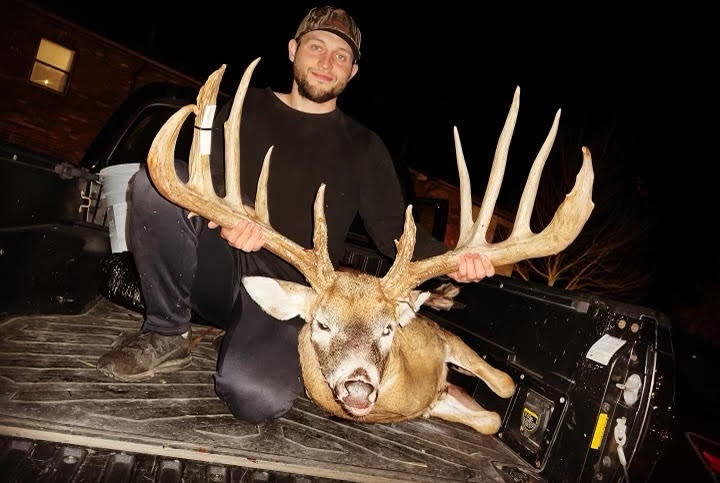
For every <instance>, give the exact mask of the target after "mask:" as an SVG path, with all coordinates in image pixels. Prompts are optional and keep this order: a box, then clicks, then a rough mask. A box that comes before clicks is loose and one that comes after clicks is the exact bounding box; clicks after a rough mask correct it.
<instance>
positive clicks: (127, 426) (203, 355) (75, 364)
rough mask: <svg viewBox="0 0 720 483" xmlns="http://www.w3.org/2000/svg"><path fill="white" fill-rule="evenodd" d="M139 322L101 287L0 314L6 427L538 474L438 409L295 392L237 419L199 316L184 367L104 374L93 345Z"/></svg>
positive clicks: (189, 453)
mask: <svg viewBox="0 0 720 483" xmlns="http://www.w3.org/2000/svg"><path fill="white" fill-rule="evenodd" d="M139 326H140V318H139V316H138V315H137V314H135V313H133V312H130V311H128V310H126V309H124V308H122V307H118V306H116V305H114V304H112V303H110V302H108V301H106V300H104V299H101V300H99V301H98V302H97V303H95V304H94V305H93V306H92V307H91V308H90V309H89V310H88V311H87V312H86V313H83V314H80V315H61V316H57V315H56V316H38V315H32V316H22V317H14V318H9V319H6V320H5V321H3V322H0V434H2V435H5V436H10V437H15V438H29V439H34V440H45V441H55V442H60V443H66V444H72V445H80V446H86V447H95V448H105V449H110V450H115V451H118V452H128V453H131V454H150V455H158V456H165V457H172V458H182V459H185V460H196V461H204V462H207V463H216V464H221V465H231V466H242V467H246V468H261V469H266V470H271V471H282V472H286V473H293V474H303V475H310V476H315V477H322V478H332V479H343V480H357V481H382V480H386V481H398V480H410V481H442V480H447V481H531V480H534V478H533V477H532V476H531V474H532V473H531V472H529V471H528V467H527V466H526V465H525V464H524V463H523V462H522V460H520V459H519V458H518V457H516V456H515V455H514V454H513V453H511V452H510V451H509V450H508V449H507V448H506V447H505V446H503V444H502V443H501V442H500V441H499V440H497V439H496V438H494V437H487V436H482V435H480V434H477V433H475V432H474V431H472V430H469V429H466V428H465V427H463V426H460V425H456V424H452V423H447V422H445V421H440V420H436V419H432V420H426V419H420V420H415V421H411V422H407V423H401V424H392V425H370V424H357V423H352V422H348V421H342V420H337V419H335V418H330V417H328V416H326V415H325V414H324V413H323V412H322V411H321V410H320V409H318V408H317V407H316V406H314V405H313V404H312V403H311V402H309V401H308V400H306V399H299V400H298V401H297V402H296V404H295V407H294V408H293V409H292V410H291V411H290V412H289V413H288V414H286V415H285V416H284V417H282V418H280V419H277V420H275V421H272V422H268V423H264V424H260V425H254V424H248V423H244V422H241V421H238V420H237V419H235V418H234V417H233V416H232V415H231V414H230V413H229V412H228V411H227V409H226V407H225V405H224V404H223V403H222V402H221V401H220V400H219V399H218V398H217V397H216V395H215V393H214V390H213V378H212V374H213V372H214V368H215V350H214V348H213V345H212V339H213V337H214V336H215V335H217V334H218V333H219V332H218V331H217V329H214V328H208V327H203V326H198V327H195V328H194V334H195V335H198V334H203V339H202V341H201V342H200V343H199V345H198V347H197V348H196V349H195V350H194V352H193V356H194V360H193V364H192V365H191V366H190V367H188V368H187V369H185V370H183V371H181V372H177V373H174V374H166V375H162V376H158V377H155V378H154V379H152V380H150V381H146V382H142V383H119V382H115V381H111V380H109V379H107V378H105V377H104V376H102V375H101V374H99V373H98V372H97V371H96V370H95V363H96V361H97V359H98V357H100V355H102V354H103V353H105V352H106V351H107V350H108V349H109V348H110V345H111V344H112V342H113V340H114V339H115V338H116V337H117V336H118V335H119V334H120V333H122V332H123V331H132V330H137V329H138V328H139Z"/></svg>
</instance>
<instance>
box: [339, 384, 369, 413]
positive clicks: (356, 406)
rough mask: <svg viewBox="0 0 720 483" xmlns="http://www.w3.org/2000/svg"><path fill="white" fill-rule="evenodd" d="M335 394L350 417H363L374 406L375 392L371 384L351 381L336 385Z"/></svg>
mask: <svg viewBox="0 0 720 483" xmlns="http://www.w3.org/2000/svg"><path fill="white" fill-rule="evenodd" d="M338 386H339V387H338V388H336V389H339V390H336V391H335V394H336V397H337V398H338V400H339V401H340V402H341V403H342V405H343V406H344V408H345V410H346V411H347V412H348V413H349V414H350V415H351V416H357V417H359V416H365V415H366V414H368V413H369V412H370V411H372V408H373V407H374V406H375V401H376V400H377V390H376V389H375V386H373V385H372V384H368V383H367V382H365V381H361V380H357V379H352V380H347V381H345V382H344V383H342V384H339V385H338Z"/></svg>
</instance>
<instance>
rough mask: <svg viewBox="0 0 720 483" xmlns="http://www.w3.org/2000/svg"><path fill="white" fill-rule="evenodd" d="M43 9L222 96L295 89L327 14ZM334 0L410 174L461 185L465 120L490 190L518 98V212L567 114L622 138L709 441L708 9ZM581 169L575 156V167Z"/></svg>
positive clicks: (57, 4)
mask: <svg viewBox="0 0 720 483" xmlns="http://www.w3.org/2000/svg"><path fill="white" fill-rule="evenodd" d="M34 3H36V4H38V5H41V6H43V7H45V8H47V9H48V10H50V11H53V12H56V13H57V14H59V15H60V16H63V17H65V18H67V19H69V20H71V21H74V22H76V23H78V24H80V25H82V26H83V27H86V28H87V29H89V30H92V31H95V32H97V33H99V34H101V35H103V36H106V37H108V38H110V39H111V40H114V41H116V42H117V43H119V44H122V45H125V46H127V47H129V48H131V49H133V50H136V51H137V52H139V53H141V54H144V55H146V56H148V57H150V58H152V59H155V60H157V61H159V62H161V63H164V64H166V65H168V66H169V67H171V68H174V69H176V70H179V71H182V72H184V73H186V74H189V75H191V76H194V77H196V78H197V79H202V80H204V79H205V78H206V77H207V76H208V75H209V74H210V73H211V72H212V71H213V70H215V69H216V68H217V67H219V66H220V65H221V64H223V63H225V64H228V69H227V71H226V74H225V78H224V80H223V84H222V86H221V88H222V89H223V90H224V91H225V92H228V93H232V92H234V90H235V89H236V87H237V83H238V81H239V78H240V76H241V75H242V72H243V70H244V68H245V67H246V66H247V65H248V63H249V62H250V61H252V60H253V59H254V58H256V57H262V61H261V63H260V65H259V67H258V69H257V70H256V73H255V75H254V78H253V85H256V86H266V85H270V86H272V87H273V88H274V89H276V90H279V91H288V90H289V88H290V84H291V67H290V63H289V60H288V59H287V42H288V40H289V39H290V38H291V37H292V36H293V35H294V33H295V30H296V29H297V25H298V23H299V22H300V20H301V19H302V17H303V16H304V14H305V13H306V12H307V11H308V9H309V8H310V7H312V6H315V5H318V3H317V2H306V1H296V2H292V3H288V4H284V3H280V2H269V1H264V2H252V4H248V3H249V2H213V1H202V2H187V3H185V4H184V5H181V4H180V2H150V1H144V2H139V1H137V0H129V1H124V2H92V3H91V2H84V1H83V2H63V1H56V0H43V1H40V0H38V1H36V2H34ZM320 4H322V3H320ZM336 5H338V6H343V7H345V8H347V9H348V11H349V12H350V13H351V14H352V15H353V16H354V17H355V19H356V21H357V23H358V25H359V27H360V29H361V31H362V34H363V39H362V47H361V50H362V55H363V57H362V59H361V60H360V63H359V65H360V70H359V73H358V75H357V76H356V78H355V79H353V80H352V81H351V83H350V85H349V87H348V89H347V91H346V92H345V93H344V94H343V96H342V97H341V99H340V103H339V105H340V106H341V108H342V109H343V110H344V111H345V112H347V113H348V114H350V115H351V116H353V117H355V118H357V119H358V120H360V121H362V122H364V123H365V124H367V125H368V126H369V127H370V128H371V129H373V130H375V131H376V132H377V133H378V134H379V135H380V136H381V137H382V138H383V139H384V141H385V142H386V144H387V145H388V147H389V149H390V151H391V153H392V154H393V157H394V159H395V161H396V163H398V165H400V166H402V165H408V166H411V167H413V168H416V169H419V170H421V171H424V172H426V173H428V174H429V175H431V176H438V177H442V178H444V179H447V180H448V181H450V182H451V183H454V182H455V181H456V179H457V175H456V167H455V158H454V150H453V144H452V126H453V125H456V126H458V128H459V129H460V134H461V137H462V140H463V147H464V151H465V156H466V159H467V161H468V168H469V171H470V174H471V177H472V179H473V187H474V192H475V194H476V195H482V192H483V191H484V187H485V181H486V178H487V174H488V172H489V169H490V161H491V160H492V157H493V153H494V149H495V144H496V142H497V137H498V135H499V133H500V130H501V128H502V125H503V123H504V120H505V116H506V114H507V109H508V108H509V105H510V102H511V100H512V95H513V92H514V89H515V87H516V86H520V87H521V88H522V94H521V107H520V115H519V118H518V124H517V127H516V131H515V136H514V138H513V144H512V146H511V148H510V156H509V159H508V167H507V172H506V178H505V182H504V184H503V190H502V192H501V197H500V200H499V204H500V206H502V207H503V208H506V209H507V210H509V211H514V209H515V205H516V204H517V202H518V199H519V190H520V189H521V187H522V183H523V181H524V177H525V176H526V175H527V171H528V169H529V166H530V164H531V163H532V161H533V159H534V157H535V154H536V153H537V150H538V148H539V146H540V145H541V144H542V141H543V139H544V137H545V135H546V134H547V130H548V129H549V127H550V125H551V123H552V119H553V116H554V114H555V111H556V110H557V109H558V108H562V111H563V114H562V118H561V124H560V132H561V133H562V132H563V130H564V129H569V128H573V127H578V126H581V127H582V128H583V133H585V134H586V138H585V139H581V140H580V141H581V142H582V143H583V144H587V145H588V147H589V148H590V149H591V151H593V152H598V150H599V149H600V146H597V143H598V142H600V141H601V140H602V139H604V138H605V137H606V136H607V135H608V133H612V135H613V137H614V139H615V141H616V142H617V144H618V150H619V152H621V153H622V163H623V164H624V168H625V169H624V176H630V177H632V178H633V179H634V180H636V182H637V185H638V186H641V187H642V190H643V192H644V193H645V196H644V199H645V201H646V202H647V203H648V204H649V205H650V206H651V207H652V212H653V213H654V216H656V217H657V224H656V226H655V228H654V232H653V234H652V241H651V247H650V248H651V250H650V251H649V256H650V257H651V258H652V260H651V266H652V269H653V271H654V272H655V277H654V279H653V282H652V287H651V288H650V290H649V291H648V295H647V296H646V298H645V299H644V300H642V301H641V302H642V304H643V305H646V306H649V307H652V308H654V309H656V310H659V311H662V312H664V313H666V314H668V315H669V317H670V319H671V320H672V323H673V331H674V333H675V335H676V357H677V359H678V374H677V380H678V394H680V395H684V397H683V396H679V398H678V406H679V411H680V412H681V413H682V414H683V418H684V424H685V427H686V428H689V429H693V430H697V431H699V432H701V433H703V434H710V433H713V434H714V435H715V436H717V434H716V433H717V428H718V423H717V422H715V421H714V419H716V418H715V417H714V414H710V413H709V412H708V411H712V408H713V407H717V405H718V404H720V389H719V388H720V378H718V377H717V375H716V373H715V371H714V369H715V367H718V362H720V361H718V355H717V354H718V353H719V352H718V349H720V337H719V336H718V334H719V333H720V331H719V330H718V327H717V320H716V315H715V314H716V311H717V310H720V277H719V276H718V274H720V257H719V256H718V252H717V250H716V245H717V242H716V239H717V238H716V236H717V235H715V219H716V218H717V213H716V211H717V208H718V202H717V201H716V193H717V191H718V189H717V188H716V186H717V184H718V183H717V181H716V180H717V178H716V172H717V169H716V168H715V165H716V163H717V162H718V156H717V154H716V152H715V150H714V149H713V146H712V142H713V139H715V137H716V136H717V134H716V133H715V131H716V129H715V128H716V125H717V121H716V117H717V110H716V107H717V102H716V101H717V92H716V91H717V75H716V74H715V73H714V72H715V70H716V69H717V63H718V55H717V47H716V46H715V43H714V42H713V39H712V37H713V32H714V31H715V30H716V27H715V26H713V25H712V23H711V22H712V18H713V16H712V15H710V13H709V11H708V9H707V8H704V7H701V6H700V5H695V4H693V3H689V2H682V3H677V2H675V3H670V4H668V5H669V6H668V7H661V6H660V2H655V3H652V4H647V5H641V6H634V7H628V6H627V5H619V4H617V5H616V4H613V3H609V2H593V3H589V4H586V5H584V6H583V7H578V6H576V5H574V6H570V7H568V6H552V7H547V6H543V7H542V8H540V7H536V6H533V7H527V6H523V5H520V4H519V3H513V2H505V4H503V5H502V6H497V5H495V6H492V7H488V6H487V5H485V3H480V2H478V3H470V2H454V1H444V2H434V3H427V4H426V5H424V6H422V7H420V6H419V5H420V3H419V2H414V3H411V2H408V3H407V4H406V5H403V6H396V5H394V4H393V3H392V2H371V1H362V2H337V3H336ZM554 155H555V152H554V153H553V154H551V158H550V163H551V162H552V159H553V156H554ZM580 160H581V156H580V152H579V150H578V152H577V159H576V161H577V163H578V167H579V163H580ZM597 162H602V160H596V163H597ZM596 169H598V170H599V169H601V166H598V165H596ZM606 182H612V180H610V181H606ZM620 182H621V180H618V183H620ZM595 188H596V190H599V189H602V186H597V185H596V187H595ZM569 189H570V186H568V187H567V191H569Z"/></svg>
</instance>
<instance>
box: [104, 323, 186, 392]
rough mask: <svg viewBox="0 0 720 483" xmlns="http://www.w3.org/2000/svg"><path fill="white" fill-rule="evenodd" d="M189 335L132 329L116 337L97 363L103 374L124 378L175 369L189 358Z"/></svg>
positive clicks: (125, 379) (130, 378)
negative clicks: (130, 332) (131, 331)
mask: <svg viewBox="0 0 720 483" xmlns="http://www.w3.org/2000/svg"><path fill="white" fill-rule="evenodd" d="M190 340H191V336H190V334H189V333H188V335H187V337H183V336H182V335H161V334H158V333H155V332H135V333H132V334H125V335H123V336H121V337H119V338H118V339H117V341H115V343H114V344H113V348H112V350H111V351H110V352H108V353H107V354H105V355H103V356H102V357H101V358H100V359H99V360H98V363H97V369H98V371H100V372H101V373H102V374H104V375H106V376H108V377H111V378H113V379H118V380H120V381H123V382H134V381H143V380H145V379H150V378H151V377H153V376H154V375H155V374H162V373H167V372H175V371H179V370H180V369H183V368H184V367H187V366H188V365H190V363H191V362H192V356H191V355H190Z"/></svg>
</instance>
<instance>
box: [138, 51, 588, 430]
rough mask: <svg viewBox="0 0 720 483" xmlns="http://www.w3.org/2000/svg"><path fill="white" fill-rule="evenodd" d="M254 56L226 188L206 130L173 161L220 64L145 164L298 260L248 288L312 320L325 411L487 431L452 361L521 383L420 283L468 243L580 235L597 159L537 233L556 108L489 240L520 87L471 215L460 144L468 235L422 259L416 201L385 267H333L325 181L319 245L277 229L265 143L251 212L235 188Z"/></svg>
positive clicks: (307, 378) (532, 250) (493, 418)
mask: <svg viewBox="0 0 720 483" xmlns="http://www.w3.org/2000/svg"><path fill="white" fill-rule="evenodd" d="M258 62H259V59H256V60H255V61H254V62H253V63H252V64H250V66H249V67H248V68H247V69H246V71H245V74H244V75H243V78H242V79H241V81H240V85H239V87H238V90H237V93H236V95H235V100H234V102H233V106H232V110H231V113H230V116H229V118H228V120H227V122H226V123H225V152H226V161H225V162H226V177H225V183H226V193H227V194H226V196H225V197H224V198H219V197H218V196H217V195H216V194H215V192H214V189H213V186H212V181H211V178H210V170H209V156H208V154H207V153H209V149H207V146H205V147H204V148H202V147H201V145H202V140H201V136H202V135H203V134H202V133H201V132H200V131H199V130H197V129H196V130H195V134H194V138H193V144H192V147H191V150H190V177H189V180H188V182H187V184H185V183H183V182H182V181H180V180H179V179H178V177H177V176H176V174H175V167H174V161H173V159H174V149H175V143H176V140H177V137H178V133H179V131H180V127H181V126H182V124H183V122H184V121H185V119H186V118H187V117H188V115H190V113H193V114H195V116H196V117H198V118H204V116H205V110H206V108H207V107H208V106H211V105H214V104H215V102H216V96H217V92H218V87H219V84H220V80H221V78H222V74H223V72H224V70H225V66H224V65H223V66H222V67H221V68H220V69H218V70H217V71H216V72H214V73H213V74H212V75H211V76H210V77H209V78H208V81H207V82H206V83H205V85H204V86H203V87H202V88H201V89H200V93H199V95H198V99H197V105H188V106H185V107H183V108H182V109H180V110H179V111H178V112H177V113H175V114H174V115H173V116H172V117H171V118H170V119H169V120H168V121H167V122H166V123H165V125H164V126H163V127H162V128H161V129H160V131H159V132H158V134H157V136H156V137H155V140H154V141H153V144H152V147H151V149H150V153H149V156H148V167H149V171H150V175H151V176H152V179H153V181H154V182H155V184H156V186H157V188H158V189H159V190H160V192H161V193H162V194H163V195H164V196H165V197H166V198H167V199H169V200H170V201H172V202H173V203H175V204H177V205H179V206H182V207H184V208H186V209H188V210H190V211H192V212H195V213H197V214H199V215H201V216H203V217H204V218H207V219H208V220H212V221H214V222H216V223H218V224H219V225H222V226H227V227H231V226H235V225H236V224H237V223H238V222H239V221H240V220H241V219H245V220H252V221H253V222H255V223H257V224H258V225H260V226H261V227H262V232H263V235H264V238H265V245H264V247H265V248H267V249H268V250H270V251H271V252H272V253H274V254H276V255H277V256H279V257H280V258H282V259H284V260H286V261H287V262H289V263H290V264H292V265H294V266H295V267H296V268H297V269H299V270H300V271H301V272H302V274H303V275H304V276H305V278H306V279H307V281H308V282H309V283H310V287H306V286H304V285H301V284H296V283H291V282H287V281H283V280H274V279H271V278H265V277H245V278H244V279H243V284H244V285H245V287H246V289H247V290H248V292H249V293H250V295H251V297H252V298H253V299H254V300H255V301H256V302H257V303H258V304H259V305H260V306H261V307H262V308H263V310H265V311H266V312H267V313H269V314H270V315H272V316H274V317H275V318H277V319H280V320H288V319H290V318H292V317H295V316H300V317H302V318H303V319H304V320H305V321H306V322H307V323H306V324H305V325H304V326H303V328H302V329H301V331H300V334H299V347H298V350H299V356H300V363H301V367H302V375H303V378H304V383H305V388H306V391H307V394H308V396H309V397H310V398H311V399H312V400H313V401H315V403H316V404H318V405H319V406H321V407H322V408H324V409H325V410H326V411H328V412H330V413H332V414H334V415H336V416H339V417H343V418H347V419H353V420H359V421H366V422H394V421H402V420H407V419H412V418H416V417H419V416H437V417H440V418H443V419H446V420H449V421H456V422H460V423H463V424H466V425H468V426H470V427H472V428H474V429H475V430H477V431H479V432H481V433H486V434H491V433H494V432H496V431H497V430H498V429H499V427H500V424H501V420H500V416H499V415H498V414H497V413H495V412H491V411H487V410H485V409H483V408H482V407H481V406H480V405H479V404H478V403H477V402H476V401H475V400H474V399H473V398H471V397H470V396H469V395H467V394H466V393H465V392H463V391H462V390H461V389H460V388H459V387H457V386H454V385H451V384H450V383H448V381H447V377H446V376H447V371H448V363H450V364H452V365H453V366H455V367H457V368H458V370H460V371H462V372H467V373H471V374H473V375H475V376H477V377H479V378H480V379H482V380H483V381H485V383H486V384H487V385H488V386H489V387H490V389H492V391H493V392H495V393H496V394H498V395H499V396H501V397H504V398H508V397H510V396H512V394H513V393H514V391H515V384H514V383H513V381H512V379H511V378H510V376H508V375H507V374H506V373H504V372H502V371H500V370H497V369H495V368H493V367H491V366H490V365H489V364H488V363H487V362H485V361H484V360H483V359H482V358H481V357H479V356H478V355H477V354H476V353H475V352H474V351H473V350H471V349H470V348H469V347H468V346H467V345H465V343H463V342H462V340H461V339H460V338H459V337H457V336H456V335H454V334H451V333H450V332H447V331H446V330H443V329H442V328H440V327H439V326H438V325H437V324H435V323H434V322H432V321H431V320H429V319H427V318H425V317H423V316H421V315H419V314H417V313H416V312H417V310H418V309H419V308H420V306H421V305H422V304H423V302H424V301H425V300H426V298H427V296H428V294H427V292H424V293H421V292H420V291H418V290H414V289H415V288H416V287H417V286H418V285H419V284H421V283H422V282H424V281H426V280H429V279H431V278H433V277H436V276H439V275H443V274H448V273H452V272H454V271H455V270H457V268H458V257H459V255H460V254H463V253H467V252H481V253H484V254H486V255H487V256H488V257H489V259H490V260H491V261H492V263H493V264H494V265H496V266H498V265H504V264H508V263H512V262H517V261H520V260H524V259H527V258H533V257H542V256H546V255H551V254H555V253H558V252H559V251H561V250H563V249H565V247H567V246H568V245H569V244H570V243H571V242H572V241H573V240H574V239H575V237H576V236H577V235H578V233H579V232H580V230H581V229H582V227H583V225H584V224H585V222H586V221H587V219H588V217H589V216H590V212H591V211H592V209H593V203H592V200H591V194H592V183H593V171H592V163H591V158H590V152H589V150H588V149H587V148H583V164H582V167H581V169H580V172H579V173H578V176H577V179H576V182H575V186H574V187H573V189H572V191H571V192H570V193H569V194H568V195H567V197H566V198H565V200H564V201H563V203H562V204H561V205H560V207H559V208H558V210H557V213H556V214H555V217H554V218H553V220H552V221H551V222H550V224H549V226H548V227H546V228H545V229H544V230H543V231H542V232H541V233H538V234H534V233H532V232H531V231H530V213H531V211H532V206H533V204H534V202H535V194H536V192H537V187H538V183H539V179H540V174H541V171H542V168H543V165H544V163H545V160H546V159H547V156H548V154H549V152H550V149H551V147H552V143H553V141H554V138H555V134H556V131H557V126H558V121H559V115H560V112H559V111H558V113H557V115H556V116H555V121H554V123H553V125H552V128H551V130H550V133H549V134H548V137H547V139H546V140H545V143H544V144H543V146H542V148H541V149H540V152H539V154H538V156H537V158H536V160H535V163H534V164H533V166H532V169H531V171H530V175H529V177H528V180H527V183H526V186H525V190H524V191H523V194H522V198H521V201H520V205H519V209H518V213H517V218H516V222H515V227H514V229H513V232H512V234H511V235H510V236H509V238H508V239H506V240H504V241H502V242H500V243H494V244H489V243H487V241H486V231H487V227H488V223H489V221H490V217H491V215H492V212H493V209H494V205H495V201H496V199H497V195H498V192H499V189H500V183H501V181H502V177H503V172H504V169H505V162H506V159H507V152H508V147H509V144H510V139H511V137H512V133H513V129H514V125H515V120H516V118H517V113H518V104H519V89H518V90H516V92H515V97H514V100H513V103H512V107H511V108H510V113H509V114H508V117H507V120H506V122H505V126H504V128H503V130H502V133H501V135H500V139H499V142H498V146H497V151H496V153H495V159H494V161H493V165H492V170H491V173H490V180H489V182H488V186H487V190H486V192H485V197H484V199H483V202H482V205H481V208H480V213H479V216H478V218H477V220H476V221H475V222H474V223H473V221H472V211H471V210H472V205H471V203H472V201H471V195H470V183H469V177H468V173H467V168H466V166H465V160H464V157H463V153H462V149H461V146H460V140H459V136H458V133H457V130H455V132H454V135H455V149H456V157H457V165H458V170H459V172H460V189H461V207H462V208H461V235H460V239H459V241H458V244H457V246H456V247H455V249H454V250H452V251H449V252H447V253H445V254H442V255H439V256H435V257H432V258H428V259H425V260H418V261H412V255H413V249H414V245H415V224H414V222H413V217H412V213H411V206H409V207H408V208H407V211H406V213H405V226H404V232H403V234H402V236H401V237H400V240H399V241H397V242H396V244H397V256H396V259H395V261H394V263H393V265H392V267H391V268H390V270H389V271H388V273H387V274H386V275H385V276H384V277H383V278H377V277H373V276H370V275H367V274H362V273H348V272H342V271H335V269H334V268H333V265H332V263H331V261H330V258H329V256H328V251H327V227H326V222H325V215H324V208H323V207H324V190H325V186H324V185H321V186H320V188H319V190H318V193H317V197H316V201H315V207H314V232H313V233H314V234H313V244H314V247H313V248H312V249H306V248H304V247H302V246H300V245H298V244H296V243H295V242H293V241H291V240H289V239H287V238H285V237H284V236H282V235H281V234H279V233H277V232H276V231H275V230H274V229H273V228H272V226H271V225H270V219H269V214H268V208H267V188H266V185H267V177H268V165H269V160H270V154H271V152H272V148H270V149H269V150H268V153H267V155H266V156H265V161H264V164H263V168H262V171H261V174H260V179H259V181H258V188H257V196H256V204H255V213H254V214H250V213H249V210H246V209H245V208H244V207H243V204H242V201H241V196H240V188H239V187H240V164H239V163H240V160H239V153H240V139H239V133H240V118H241V111H242V103H243V99H244V96H245V93H246V91H247V88H248V85H249V83H250V77H251V75H252V72H253V70H254V68H255V66H256V65H257V63H258Z"/></svg>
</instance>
